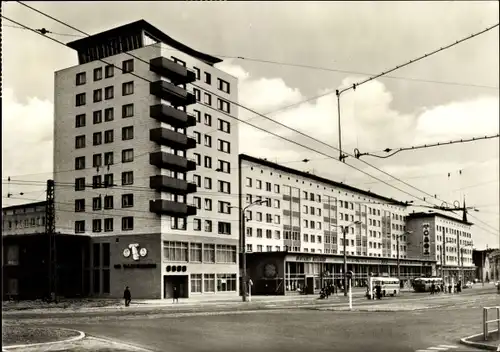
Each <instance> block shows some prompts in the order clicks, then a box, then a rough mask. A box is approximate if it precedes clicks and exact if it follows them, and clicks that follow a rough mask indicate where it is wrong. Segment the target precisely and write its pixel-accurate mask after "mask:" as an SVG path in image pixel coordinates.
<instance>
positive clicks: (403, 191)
mask: <svg viewBox="0 0 500 352" xmlns="http://www.w3.org/2000/svg"><path fill="white" fill-rule="evenodd" d="M19 3H21V2H19ZM21 4H22V3H21ZM23 5H24V6H27V7H29V8H31V6H28V5H25V4H23ZM32 9H33V10H34V11H36V12H38V13H40V14H43V15H44V16H47V17H49V18H51V19H53V20H55V21H57V22H58V23H61V24H63V25H66V26H68V27H69V28H72V29H74V30H76V31H78V32H80V33H83V34H85V35H87V36H90V34H88V33H85V32H83V31H81V30H79V29H77V28H75V27H73V26H71V25H69V24H67V23H65V22H63V21H60V20H58V19H55V18H54V17H52V16H50V15H47V14H45V13H43V12H41V11H39V10H37V9H34V8H32ZM2 17H4V18H5V19H7V20H9V21H11V22H13V23H16V24H18V25H21V26H24V25H22V24H20V23H18V22H15V21H13V20H11V19H9V18H6V17H5V16H2ZM496 26H498V25H496ZM24 27H26V28H28V29H30V30H32V31H34V32H35V33H37V32H36V31H35V30H33V29H31V28H29V27H27V26H24ZM483 32H485V31H483ZM476 35H477V34H476ZM473 36H474V35H473ZM471 37H472V36H471ZM48 38H49V39H51V40H53V41H56V42H58V43H59V44H61V45H64V46H66V44H64V43H62V42H60V41H58V40H56V39H54V38H50V37H48ZM463 40H464V39H463ZM463 40H462V41H463ZM457 43H458V42H457ZM124 54H127V55H129V56H131V57H134V58H136V59H137V60H139V61H142V62H144V63H147V64H149V63H148V62H147V61H145V60H143V59H141V58H138V57H136V56H135V55H133V54H130V53H129V52H125V53H124ZM98 60H99V61H101V62H103V63H105V64H106V65H112V66H114V67H117V66H115V65H113V64H110V63H108V62H106V61H104V60H102V59H98ZM414 61H417V60H414ZM117 68H118V69H119V70H122V68H120V67H117ZM393 70H394V69H393ZM387 72H391V71H387ZM128 73H129V74H131V75H133V76H135V77H138V78H140V79H142V80H145V81H147V82H150V83H151V81H150V80H148V79H146V78H144V77H141V76H139V75H137V74H134V73H132V72H128ZM372 79H374V78H370V79H367V80H365V82H368V81H370V80H372ZM192 85H193V86H194V87H197V88H199V89H201V90H203V91H206V90H205V89H204V88H203V87H200V86H198V85H196V84H192ZM211 93H212V94H213V95H215V96H217V97H219V98H222V99H224V100H226V101H229V102H231V103H232V104H234V105H236V106H239V107H241V108H243V109H245V110H248V111H250V112H252V113H254V114H257V115H259V116H262V117H264V118H265V119H268V120H270V121H272V122H275V123H276V124H278V125H280V126H282V127H284V128H286V129H289V130H291V131H293V132H295V133H298V134H300V135H302V136H305V137H307V138H310V139H312V140H314V141H316V142H319V143H321V144H324V145H326V146H328V147H329V148H333V149H337V148H335V147H334V146H331V145H329V144H327V143H325V142H323V141H320V140H318V139H315V138H313V137H310V136H308V135H307V134H305V133H303V132H300V131H298V130H296V129H294V128H291V127H289V126H287V125H285V124H283V123H281V122H278V121H274V120H272V119H270V118H269V117H267V116H265V115H262V114H260V113H258V112H256V111H254V110H253V109H250V108H248V107H246V106H243V105H241V104H239V103H237V102H233V101H230V100H228V99H226V98H225V97H222V96H220V95H218V94H216V93H213V92H211ZM199 103H200V105H203V106H205V107H207V108H209V109H212V110H214V111H217V112H219V113H221V114H224V115H226V116H229V117H232V118H233V119H235V120H238V121H240V122H243V123H246V122H245V121H243V120H241V119H238V118H236V117H234V116H232V115H230V114H227V113H225V112H223V111H219V110H217V109H215V108H214V107H212V106H210V105H207V104H202V103H201V102H199ZM246 124H248V125H250V126H252V127H254V128H256V129H259V130H261V131H263V132H265V133H268V134H272V135H274V136H276V137H278V138H281V139H283V140H285V141H288V142H290V143H293V144H296V145H298V146H301V147H302V148H304V149H308V150H311V151H313V152H316V153H318V154H321V155H324V156H327V157H329V158H331V159H333V160H336V158H334V157H332V156H331V155H328V154H325V153H323V152H320V151H318V150H315V149H313V148H311V147H308V146H306V145H304V144H301V143H298V142H296V141H294V140H291V139H289V138H286V137H283V136H280V135H277V134H276V133H273V132H270V131H268V130H266V129H264V128H261V127H258V126H255V125H252V124H250V123H246ZM337 150H338V149H337ZM349 155H350V154H349ZM350 156H352V155H350ZM365 163H366V162H365ZM366 164H368V163H366ZM346 165H348V166H349V167H351V168H353V169H355V170H357V171H359V172H361V173H363V174H365V175H367V176H369V177H372V178H374V179H376V180H378V181H379V182H381V183H383V184H385V185H387V186H389V187H391V188H394V189H396V190H398V191H400V192H402V193H405V194H407V195H409V196H411V197H412V198H415V199H418V200H422V201H424V202H426V203H428V204H432V205H435V204H433V203H431V202H429V201H427V200H426V199H425V198H419V197H418V196H415V195H413V194H411V193H409V192H407V191H405V190H402V189H401V188H398V187H396V186H393V185H391V184H389V183H387V182H385V181H383V180H381V179H379V178H377V177H376V176H373V175H371V174H369V173H368V172H366V171H363V170H361V169H359V168H357V167H355V166H353V165H350V164H346ZM368 165H370V164H368ZM370 166H372V167H373V168H375V169H377V170H379V171H381V172H383V173H385V174H387V175H388V176H391V177H393V178H395V177H394V176H392V175H390V174H389V173H386V172H385V171H382V170H380V169H378V168H376V167H374V166H373V165H370ZM395 179H397V178H395ZM398 180H399V179H398ZM399 181H400V182H402V183H405V182H404V181H402V180H399ZM405 184H406V185H408V186H410V187H412V188H415V187H413V186H411V185H409V184H407V183H405ZM415 189H416V190H418V191H419V192H422V193H425V194H428V195H430V194H429V193H427V192H424V191H422V190H419V189H418V188H415ZM431 196H432V195H431Z"/></svg>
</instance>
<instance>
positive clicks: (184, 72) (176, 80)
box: [149, 57, 196, 85]
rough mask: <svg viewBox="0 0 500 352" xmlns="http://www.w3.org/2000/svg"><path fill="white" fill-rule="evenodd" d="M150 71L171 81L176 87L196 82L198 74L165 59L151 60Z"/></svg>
mask: <svg viewBox="0 0 500 352" xmlns="http://www.w3.org/2000/svg"><path fill="white" fill-rule="evenodd" d="M149 70H150V71H153V72H154V73H157V74H159V75H160V76H163V77H166V78H168V79H170V80H171V81H172V83H173V84H176V85H177V84H186V83H192V82H194V81H196V73H194V72H193V71H191V70H188V69H187V68H186V67H184V66H182V65H179V64H178V63H176V62H173V61H172V60H169V59H167V58H165V57H157V58H155V59H152V60H150V61H149Z"/></svg>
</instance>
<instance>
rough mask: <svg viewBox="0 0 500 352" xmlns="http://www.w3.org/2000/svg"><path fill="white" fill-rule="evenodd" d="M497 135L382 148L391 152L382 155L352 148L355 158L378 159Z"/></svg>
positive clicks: (498, 135)
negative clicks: (369, 157) (372, 157)
mask: <svg viewBox="0 0 500 352" xmlns="http://www.w3.org/2000/svg"><path fill="white" fill-rule="evenodd" d="M498 137H500V134H495V135H491V136H484V137H483V136H481V137H472V138H469V139H460V140H455V141H449V142H437V143H431V144H424V145H417V146H412V147H403V148H397V149H396V150H395V151H394V152H392V151H393V150H394V149H391V148H386V149H384V150H382V151H379V153H380V152H385V153H390V152H392V153H391V154H389V155H383V156H381V155H377V154H375V153H377V152H371V153H370V152H368V153H361V152H360V151H359V149H358V148H356V149H354V156H355V157H356V159H359V158H360V157H362V156H374V157H376V158H380V159H387V158H390V157H391V156H393V155H395V154H397V153H399V152H402V151H406V150H417V149H426V148H433V147H442V146H444V145H451V144H460V143H469V142H476V141H481V140H485V139H492V138H498Z"/></svg>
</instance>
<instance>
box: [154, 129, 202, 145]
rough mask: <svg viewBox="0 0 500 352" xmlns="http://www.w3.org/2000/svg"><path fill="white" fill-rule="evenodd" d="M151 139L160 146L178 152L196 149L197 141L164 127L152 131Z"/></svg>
mask: <svg viewBox="0 0 500 352" xmlns="http://www.w3.org/2000/svg"><path fill="white" fill-rule="evenodd" d="M149 139H150V140H151V141H153V142H155V143H157V144H159V145H165V146H168V147H171V148H173V149H176V150H186V149H192V148H196V139H194V138H191V137H188V136H186V135H185V134H183V133H180V132H176V131H172V130H169V129H167V128H162V127H160V128H154V129H152V130H150V131H149Z"/></svg>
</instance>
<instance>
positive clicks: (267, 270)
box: [264, 264, 277, 277]
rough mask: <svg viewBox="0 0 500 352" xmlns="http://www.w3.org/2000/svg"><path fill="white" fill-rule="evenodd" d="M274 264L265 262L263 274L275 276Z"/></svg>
mask: <svg viewBox="0 0 500 352" xmlns="http://www.w3.org/2000/svg"><path fill="white" fill-rule="evenodd" d="M276 273H277V271H276V265H274V264H266V266H265V267H264V276H265V277H275V276H276Z"/></svg>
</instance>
